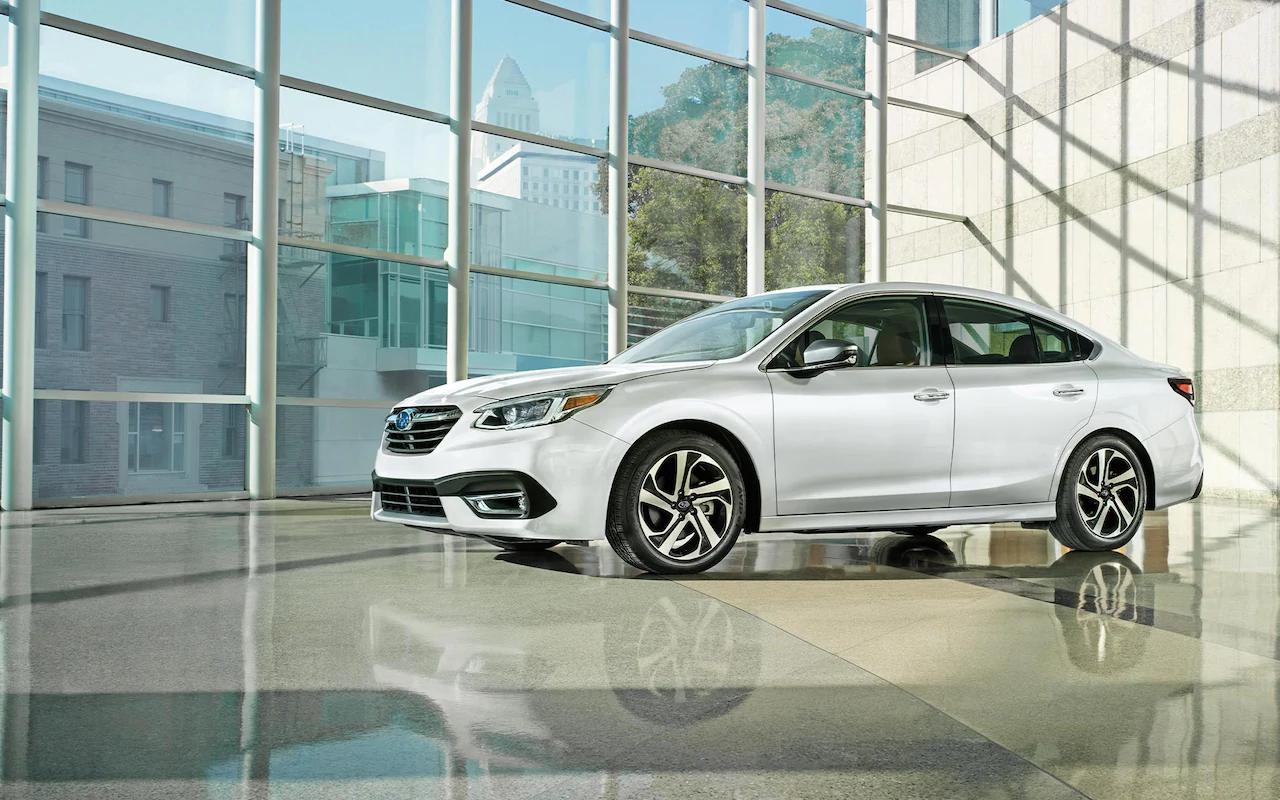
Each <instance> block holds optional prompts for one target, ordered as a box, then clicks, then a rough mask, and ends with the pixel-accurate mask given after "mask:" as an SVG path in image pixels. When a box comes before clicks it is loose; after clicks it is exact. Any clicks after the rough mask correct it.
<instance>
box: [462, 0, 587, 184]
mask: <svg viewBox="0 0 1280 800" xmlns="http://www.w3.org/2000/svg"><path fill="white" fill-rule="evenodd" d="M474 14H475V20H476V22H475V26H474V33H473V35H472V56H471V63H472V76H471V86H472V91H473V93H474V95H473V97H472V104H473V106H474V108H475V119H476V120H478V121H480V122H487V123H489V124H491V125H500V126H502V127H504V128H514V129H516V130H520V131H526V132H529V133H539V134H542V135H543V136H550V137H552V138H555V139H564V140H566V141H571V142H576V143H578V144H586V145H592V146H595V147H600V148H604V147H607V146H608V142H607V137H608V124H609V34H608V33H605V32H604V31H599V30H596V29H595V28H588V27H586V26H585V25H579V24H578V23H575V22H569V21H568V20H563V19H560V18H559V17H554V16H552V15H550V14H544V13H542V12H540V11H534V10H532V9H528V8H524V7H523V6H519V5H516V4H514V3H508V2H506V1H505V0H476V2H475V11H474ZM495 138H496V137H495ZM507 144H508V143H507V142H506V140H499V141H496V142H486V144H485V147H484V148H483V150H482V151H480V152H478V153H476V154H475V155H477V156H479V157H482V158H484V159H486V160H489V161H492V160H493V158H495V157H496V156H497V155H498V151H500V150H504V149H505V148H506V146H507Z"/></svg>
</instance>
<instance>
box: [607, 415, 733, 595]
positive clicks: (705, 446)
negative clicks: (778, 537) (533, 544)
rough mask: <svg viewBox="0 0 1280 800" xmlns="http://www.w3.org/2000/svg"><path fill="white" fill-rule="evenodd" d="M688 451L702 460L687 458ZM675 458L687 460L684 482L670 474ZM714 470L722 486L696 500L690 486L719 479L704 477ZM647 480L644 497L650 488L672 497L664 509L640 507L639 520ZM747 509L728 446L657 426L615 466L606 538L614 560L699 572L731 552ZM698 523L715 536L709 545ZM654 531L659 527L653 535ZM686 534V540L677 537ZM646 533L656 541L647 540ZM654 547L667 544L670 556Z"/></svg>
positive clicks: (649, 569)
mask: <svg viewBox="0 0 1280 800" xmlns="http://www.w3.org/2000/svg"><path fill="white" fill-rule="evenodd" d="M682 452H683V453H686V455H685V456H684V459H685V460H684V462H680V461H679V458H680V453H682ZM691 453H693V454H699V455H700V456H702V458H700V459H692V463H690V461H691V458H690V456H689V455H688V454H691ZM704 459H705V460H704ZM678 463H685V464H687V467H686V469H685V475H684V478H683V479H681V478H678V477H677V476H676V474H675V466H676V464H678ZM654 471H656V472H657V474H656V476H655V475H654V474H652V473H654ZM716 474H721V475H722V477H723V479H724V480H725V481H726V482H727V484H728V488H727V489H726V490H723V491H721V492H713V493H709V494H706V495H703V496H702V498H701V500H699V496H698V494H697V489H699V488H703V487H706V486H712V485H717V484H719V483H720V482H721V481H720V479H719V478H716V479H715V480H711V479H710V476H715V475H716ZM668 477H670V478H671V480H670V482H668V481H667V478H668ZM654 480H661V481H662V482H663V483H664V485H663V486H658V485H657V484H656V483H653V481H654ZM699 481H701V482H699ZM646 485H649V486H650V487H652V488H651V489H650V490H647V491H649V494H650V496H652V495H653V489H657V490H660V492H659V493H660V494H662V498H661V499H663V500H666V495H667V494H671V495H672V496H673V497H677V498H678V500H677V501H676V502H671V504H670V508H662V507H660V506H658V505H656V504H649V505H646V506H645V510H644V512H643V513H644V514H645V518H644V519H641V513H642V511H641V490H642V489H643V488H645V487H646ZM682 486H683V487H685V488H688V489H690V490H691V491H690V492H689V493H688V494H687V497H688V498H691V499H689V500H686V499H685V498H686V495H685V494H683V493H682V488H681V487H682ZM678 502H684V507H683V508H680V507H678V505H677V504H678ZM746 507H747V498H746V484H745V483H744V482H743V480H742V470H741V468H740V467H739V466H738V461H737V459H736V458H734V456H733V453H731V452H730V451H729V449H728V448H726V447H725V446H724V445H722V444H720V443H719V442H717V441H716V440H715V439H712V438H711V437H709V436H706V435H704V434H701V433H698V432H696V431H688V430H670V431H662V432H660V433H657V434H655V435H653V436H651V437H649V438H647V439H644V440H642V441H641V442H640V443H639V444H638V445H637V446H636V447H634V448H632V450H631V452H629V453H627V455H626V457H625V458H623V460H622V464H621V465H620V466H619V467H618V474H617V477H616V478H615V479H614V483H613V491H612V492H611V494H610V497H609V518H608V521H607V523H606V525H605V536H606V537H607V538H608V540H609V544H610V546H612V547H613V550H614V552H616V553H617V554H618V557H619V558H621V559H622V560H623V561H625V562H627V563H628V564H630V565H632V566H633V567H636V568H637V569H642V570H645V571H647V572H655V573H658V574H663V575H687V574H691V573H695V572H702V571H703V570H706V569H709V568H710V567H713V566H715V565H716V564H717V563H719V562H720V560H721V559H723V558H724V557H725V555H726V554H727V553H728V552H729V551H730V550H731V549H733V545H734V543H735V542H736V541H737V540H738V535H739V534H740V533H741V532H742V527H743V525H744V523H745V521H746ZM704 521H705V522H706V524H707V525H710V526H711V528H712V529H713V532H714V533H717V534H718V535H719V539H718V540H717V541H715V542H714V543H713V542H712V541H711V537H710V536H706V535H703V534H702V533H701V531H702V530H703V528H702V524H703V522H704ZM668 525H670V526H679V527H670V528H668ZM686 525H687V526H690V527H685V526H686ZM658 528H661V529H662V530H661V531H658V532H656V533H655V532H654V531H655V530H657V529H658ZM668 531H669V532H668ZM686 534H687V535H688V538H682V537H684V536H685V535H686ZM651 537H653V538H662V541H661V542H659V543H658V544H654V543H653V542H652V541H651ZM663 537H669V538H663ZM660 546H669V554H663V553H662V552H660V549H659V548H660Z"/></svg>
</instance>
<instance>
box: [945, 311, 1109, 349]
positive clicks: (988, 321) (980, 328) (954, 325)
mask: <svg viewBox="0 0 1280 800" xmlns="http://www.w3.org/2000/svg"><path fill="white" fill-rule="evenodd" d="M942 308H943V313H944V314H945V316H946V323H947V330H948V331H949V332H950V334H951V357H950V359H949V360H948V363H951V364H1054V363H1062V362H1067V361H1081V360H1083V359H1085V358H1088V357H1089V355H1090V353H1092V352H1093V342H1091V341H1089V340H1088V339H1086V338H1084V337H1083V336H1081V335H1080V334H1078V333H1076V332H1075V331H1072V330H1068V329H1067V328H1064V327H1062V326H1061V325H1056V324H1054V323H1052V322H1049V321H1047V320H1043V319H1040V318H1039V317H1033V316H1031V315H1030V314H1027V313H1025V312H1023V311H1019V310H1018V309H1015V308H1008V307H1006V306H1001V305H996V304H994V303H985V302H981V301H978V300H962V299H959V298H949V297H944V298H942Z"/></svg>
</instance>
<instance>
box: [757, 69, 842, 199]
mask: <svg viewBox="0 0 1280 800" xmlns="http://www.w3.org/2000/svg"><path fill="white" fill-rule="evenodd" d="M765 98H766V99H765V125H766V131H765V178H766V179H767V180H770V181H773V182H775V183H781V184H784V185H787V186H799V187H801V188H804V189H815V190H817V191H820V192H831V193H832V194H839V195H846V196H849V197H861V196H862V191H863V160H864V155H865V149H866V148H865V134H866V129H865V118H866V117H865V101H864V100H862V99H860V98H857V97H850V96H849V95H845V94H840V93H839V92H833V91H830V90H827V89H819V88H818V87H816V86H810V85H808V84H805V83H800V82H799V81H793V80H788V79H786V78H780V77H777V76H774V75H770V76H769V77H768V78H767V79H766V86H765Z"/></svg>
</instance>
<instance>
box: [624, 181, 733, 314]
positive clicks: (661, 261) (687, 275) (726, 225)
mask: <svg viewBox="0 0 1280 800" xmlns="http://www.w3.org/2000/svg"><path fill="white" fill-rule="evenodd" d="M629 177H630V180H629V181H628V184H629V195H630V197H629V200H630V211H629V213H630V216H631V219H630V224H629V230H628V240H629V241H628V247H629V252H628V255H627V262H628V275H627V281H628V283H632V284H635V285H637V286H656V287H661V288H664V289H681V290H684V291H692V292H704V293H707V294H722V295H743V294H746V290H747V266H746V265H747V196H746V192H745V191H744V190H743V188H742V187H741V186H732V185H727V184H724V183H721V182H720V181H711V180H706V179H705V178H694V177H691V176H689V175H679V174H676V173H674V172H667V171H665V170H660V169H651V168H647V167H634V166H633V167H632V168H631V171H630V176H629Z"/></svg>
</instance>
